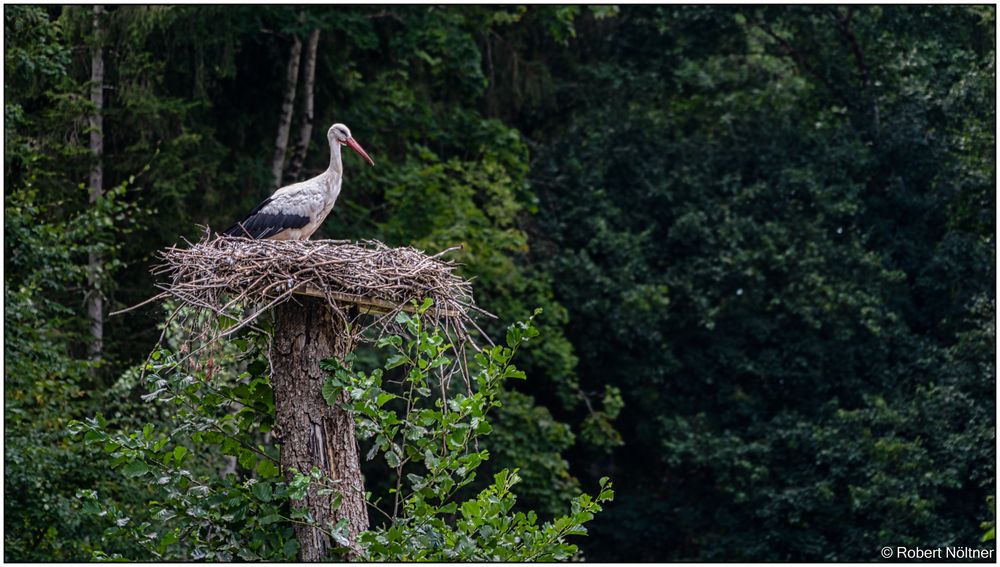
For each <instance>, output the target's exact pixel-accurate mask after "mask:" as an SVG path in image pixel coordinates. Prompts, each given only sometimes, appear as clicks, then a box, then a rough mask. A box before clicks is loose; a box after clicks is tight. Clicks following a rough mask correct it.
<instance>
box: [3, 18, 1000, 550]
mask: <svg viewBox="0 0 1000 567" xmlns="http://www.w3.org/2000/svg"><path fill="white" fill-rule="evenodd" d="M995 18H996V10H995V8H994V7H993V6H850V7H848V6H830V5H828V6H787V7H779V6H752V7H738V6H659V7H658V6H621V7H609V6H600V7H598V6H594V7H586V6H533V7H518V6H503V7H491V6H450V7H438V6H361V7H347V6H244V7H240V6H227V7H216V6H208V5H201V6H194V5H191V6H152V7H147V6H139V5H128V6H107V7H101V6H85V5H80V6H67V7H59V6H29V5H7V6H5V7H4V32H5V45H4V125H5V126H4V268H5V275H4V329H5V331H4V392H5V395H4V409H5V412H4V465H5V466H4V559H5V560H7V561H87V560H93V559H109V558H124V559H131V560H146V561H150V560H152V561H155V560H171V561H190V560H215V561H218V560H233V559H246V560H279V561H288V560H295V559H296V558H299V557H300V550H301V545H300V543H299V542H298V541H297V539H296V533H298V531H297V530H301V529H302V526H305V525H309V524H310V523H312V522H314V520H315V519H314V518H312V517H311V516H310V515H309V514H308V511H306V510H305V509H303V508H301V507H299V506H297V505H296V502H299V501H300V500H301V499H302V498H303V495H304V494H306V492H307V490H312V491H314V492H310V494H314V495H315V494H320V495H321V496H324V497H326V498H328V499H329V502H331V503H332V504H331V505H332V506H334V507H336V506H339V505H341V504H342V502H341V494H340V493H338V490H339V489H338V487H336V486H333V487H332V488H331V487H329V486H326V485H323V484H322V483H323V481H324V479H322V478H320V476H318V475H316V474H312V473H311V472H310V471H291V470H288V469H287V468H285V467H281V466H279V464H280V460H279V452H280V446H279V444H277V443H275V440H274V437H273V436H272V428H273V427H274V404H275V392H274V390H273V389H272V383H271V380H270V376H269V366H268V361H267V356H266V355H267V333H268V331H269V328H268V327H267V325H268V322H267V319H266V318H263V319H262V321H261V324H260V325H261V326H260V328H256V327H255V328H250V327H248V328H245V329H239V330H238V332H234V333H233V334H232V335H231V338H230V340H226V341H223V342H221V343H219V344H217V345H215V346H214V347H213V348H212V349H209V350H206V351H205V352H204V353H194V354H192V353H191V352H190V350H187V346H186V345H187V344H188V343H187V342H186V339H187V338H190V337H189V335H190V333H191V328H190V327H189V326H185V325H183V324H181V323H180V322H179V320H178V319H173V318H170V316H169V315H170V313H171V312H172V309H175V308H177V305H176V304H172V303H170V302H167V303H163V302H152V303H149V304H146V305H143V306H142V307H139V308H137V309H134V310H132V311H129V312H127V313H123V314H121V315H115V316H111V315H110V314H111V313H112V312H115V311H118V310H121V309H124V308H127V307H130V306H134V305H136V304H139V303H140V302H142V301H144V300H146V299H147V298H149V297H151V296H153V295H155V294H156V293H157V292H158V290H157V288H155V287H154V284H156V283H157V280H156V278H155V277H154V276H153V275H151V274H150V268H151V267H152V266H153V265H155V264H157V263H158V262H160V258H159V257H158V256H157V253H158V252H159V251H161V250H163V249H164V248H166V247H169V246H174V245H176V246H179V247H187V246H188V243H187V242H197V241H199V240H200V239H201V238H202V237H203V236H204V234H205V231H206V229H205V227H206V226H207V227H210V228H211V229H213V230H215V231H220V230H223V229H225V228H226V227H227V226H229V225H230V224H232V223H233V222H234V221H236V220H238V219H239V218H242V217H241V215H245V213H246V212H247V211H249V210H250V209H251V208H252V207H253V206H254V205H255V204H256V203H258V202H260V201H261V199H263V198H265V197H267V196H268V195H269V194H270V193H271V192H272V191H273V190H274V189H275V188H276V187H278V186H280V185H284V184H288V183H291V182H294V181H298V180H301V179H305V178H308V177H311V176H313V175H316V174H317V173H319V172H321V171H323V170H324V169H325V168H326V167H327V162H328V160H329V151H328V149H327V145H326V144H327V138H326V132H327V129H328V128H329V127H330V125H331V124H333V123H335V122H342V123H345V124H347V125H349V126H350V128H351V130H352V132H353V135H354V136H355V137H356V138H357V140H359V141H360V142H361V143H362V144H364V147H365V149H367V151H368V152H369V153H370V154H371V156H372V158H373V159H374V161H375V163H376V166H375V167H369V166H368V165H367V164H366V163H365V162H364V161H363V160H362V159H360V158H358V156H356V155H352V154H349V153H347V154H345V156H344V170H345V180H344V185H343V190H342V193H341V195H340V197H339V199H338V201H337V204H336V207H335V208H334V209H333V212H332V213H331V215H330V217H329V218H328V219H327V220H326V222H325V223H324V224H323V225H322V226H321V228H320V229H319V232H318V233H317V234H316V235H315V236H314V239H320V238H327V239H344V240H364V239H372V240H378V241H381V242H384V243H385V244H386V245H388V246H392V247H405V246H412V247H414V248H416V249H419V250H423V251H426V252H427V253H428V254H437V253H439V252H441V251H444V250H446V249H448V248H451V247H454V246H461V249H458V250H454V251H452V252H449V253H448V254H447V256H446V257H447V258H448V259H449V260H450V261H453V262H456V263H457V264H458V265H459V267H458V268H457V273H458V274H460V275H461V277H463V278H468V279H471V281H472V285H473V287H474V290H475V299H476V302H477V304H478V305H479V306H480V307H481V308H482V309H484V310H486V311H489V312H490V313H493V314H495V315H496V316H497V318H496V319H491V318H488V317H481V318H479V319H477V321H478V323H479V324H480V325H481V326H482V327H483V331H484V332H485V333H486V334H487V335H489V336H490V337H492V338H493V340H494V341H496V342H497V343H498V344H499V345H501V346H500V347H498V350H497V351H496V352H494V351H488V352H487V353H486V354H485V355H480V356H478V357H475V359H473V358H474V357H472V356H471V355H470V356H469V360H468V367H469V368H470V371H469V372H470V374H469V376H468V378H469V380H468V384H466V382H465V381H464V380H462V379H456V380H455V381H454V382H451V383H450V386H449V388H451V389H450V390H448V391H447V392H446V391H445V390H446V389H447V388H445V386H443V385H442V386H441V387H440V392H439V391H438V390H439V388H438V382H437V378H434V376H436V375H435V374H433V372H434V371H435V370H436V369H439V368H445V367H449V365H450V364H452V363H453V362H454V360H453V358H454V353H453V352H452V351H450V350H449V349H448V344H447V341H445V340H444V339H442V337H441V335H439V334H438V332H437V331H436V330H435V328H434V326H433V325H432V324H431V321H430V320H428V319H427V317H425V316H423V317H422V315H426V314H427V313H428V312H427V311H426V309H427V305H423V306H419V308H417V307H415V308H414V309H413V310H411V311H413V312H410V313H401V314H400V315H399V317H398V318H397V319H396V320H395V323H396V324H397V325H398V326H399V328H400V329H401V331H400V333H399V334H396V335H391V336H389V335H387V336H384V337H382V338H381V340H378V341H377V342H376V341H374V340H373V341H372V342H370V343H366V344H364V345H361V346H359V347H358V348H357V350H356V351H355V352H354V355H353V356H352V357H349V359H348V360H335V359H329V360H327V361H326V362H324V365H323V371H324V373H325V374H327V375H328V378H326V380H327V381H326V382H325V384H324V388H328V389H325V390H324V397H325V398H327V400H328V401H330V402H331V403H334V402H336V399H337V396H346V398H343V399H350V400H352V401H351V402H349V406H350V407H349V409H350V410H351V411H352V412H354V415H355V416H357V420H358V421H357V423H358V432H359V436H360V458H361V462H362V469H363V472H364V475H365V488H366V490H367V491H369V492H370V494H369V495H368V502H369V504H370V507H369V510H368V518H369V521H370V529H369V531H366V532H365V533H363V534H361V535H360V536H358V537H357V538H354V537H353V536H352V537H350V538H346V537H345V536H344V533H343V531H342V529H341V528H342V526H337V525H324V526H322V529H323V530H324V531H323V534H324V535H325V537H328V538H329V541H331V542H334V543H333V547H334V548H335V549H334V551H333V552H332V553H333V554H334V555H336V556H339V557H340V558H346V559H358V558H362V559H369V560H392V561H411V560H421V559H429V560H441V561H455V560H524V561H530V560H564V559H573V558H576V559H584V560H589V561H789V560H792V561H848V560H850V561H862V562H867V561H877V560H879V550H880V549H881V548H882V547H883V546H910V547H943V546H963V547H964V546H968V547H973V548H989V549H993V548H994V545H995V544H994V541H993V533H994V518H995V507H994V502H993V495H994V493H995V489H996V468H995V462H996V422H995V414H996V394H995V392H996V374H995V372H996V369H995V366H994V361H995V353H996V351H995V315H996V305H995V300H996V298H995V291H994V289H995V287H994V286H995V278H996V273H995V261H996V256H995V253H996V248H995V246H996V242H995V240H994V234H995V229H996V226H995V222H996V216H995V214H996V197H995V189H996V185H995V175H996V163H995V153H996V140H995V121H996V114H995V112H996V91H995V83H996V63H995V57H996V45H995V40H994V38H995V33H996V19H995ZM539 309H540V311H538V310H539ZM192 318H194V316H193V315H192V316H191V317H189V318H188V320H189V321H190V320H191V319H192ZM201 324H203V325H206V324H207V325H217V326H220V327H218V328H222V329H225V328H226V325H232V321H231V320H228V319H225V318H219V320H214V319H213V320H211V321H205V320H202V321H201ZM188 355H191V356H188ZM442 384H443V382H442ZM327 394H329V397H328V396H327ZM441 396H444V397H445V398H446V399H447V400H448V401H447V402H445V403H443V404H438V405H437V406H435V403H436V402H437V401H439V399H440V398H441ZM421 408H422V409H421ZM411 418H412V419H411ZM605 477H607V478H605ZM607 479H610V481H608V480H607ZM612 483H613V487H614V490H613V491H612V490H611V486H612ZM310 486H311V488H310ZM317 487H319V488H317ZM316 490H318V492H316ZM316 529H319V528H316Z"/></svg>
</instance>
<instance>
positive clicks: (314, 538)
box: [270, 297, 368, 562]
mask: <svg viewBox="0 0 1000 567" xmlns="http://www.w3.org/2000/svg"><path fill="white" fill-rule="evenodd" d="M299 301H300V302H301V304H298V303H296V302H295V301H288V302H286V303H284V304H282V305H279V306H278V307H276V308H275V309H274V337H273V338H272V340H271V351H270V358H271V383H272V386H273V388H274V403H275V413H276V416H275V422H276V427H275V436H276V437H278V439H280V441H281V467H282V469H283V470H284V471H285V473H286V474H290V469H291V468H293V467H294V468H295V469H298V470H299V471H300V472H302V473H303V474H309V472H310V471H311V470H312V468H313V467H314V466H315V467H319V469H320V470H321V471H322V472H323V474H324V475H325V476H329V477H330V478H331V479H333V481H334V483H335V488H336V490H338V491H339V492H340V494H341V497H342V503H341V505H340V507H339V508H337V509H333V505H332V503H333V499H332V497H331V496H320V495H318V494H317V492H318V491H319V489H320V488H322V487H321V486H318V485H317V483H315V482H314V483H313V484H312V485H311V486H310V488H309V492H308V494H307V496H306V497H305V499H304V500H303V501H302V503H303V504H304V505H305V506H306V508H308V510H309V512H310V513H311V514H312V517H313V519H314V520H316V521H317V522H319V524H320V525H322V526H324V528H327V526H328V525H336V523H337V522H338V521H339V520H341V519H345V518H346V519H347V532H348V533H347V537H348V539H349V540H350V542H351V547H352V551H350V552H349V553H348V558H354V557H356V554H355V553H354V552H353V549H354V548H355V544H356V541H357V535H358V533H360V532H362V531H364V530H366V529H368V510H367V508H366V505H365V496H364V494H365V489H364V481H363V480H362V476H361V462H360V460H359V458H358V457H359V449H358V441H357V438H356V437H355V433H354V419H353V417H352V416H351V415H350V414H349V413H348V412H346V411H344V410H342V409H340V408H339V407H338V408H334V407H331V406H330V405H329V404H327V403H326V401H325V400H324V399H323V394H322V391H323V381H324V379H325V377H326V373H325V372H324V371H323V370H321V369H320V367H319V362H320V360H323V359H324V358H332V357H336V358H340V359H342V358H343V357H344V355H346V354H347V353H348V352H349V351H350V349H351V345H350V344H349V343H350V339H349V335H348V333H347V332H346V329H345V327H344V322H343V321H341V320H339V318H337V317H333V316H332V314H331V312H330V309H329V308H328V307H327V305H326V303H325V302H324V301H322V300H319V299H316V298H312V297H301V298H299ZM344 395H345V396H346V392H345V393H344ZM295 535H296V538H297V539H298V541H299V545H300V546H301V548H300V551H299V560H300V561H310V562H311V561H322V560H323V559H325V558H327V556H328V555H329V551H330V549H331V547H332V545H333V544H332V542H331V541H330V539H329V537H327V536H326V535H325V534H324V533H322V532H320V531H319V530H316V529H314V528H311V527H309V526H304V525H300V524H296V526H295Z"/></svg>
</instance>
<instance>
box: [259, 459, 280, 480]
mask: <svg viewBox="0 0 1000 567" xmlns="http://www.w3.org/2000/svg"><path fill="white" fill-rule="evenodd" d="M280 472H281V470H280V469H279V468H278V465H276V464H274V461H272V460H270V459H261V460H260V462H259V463H257V473H258V474H260V476H261V478H274V477H276V476H278V474H279V473H280Z"/></svg>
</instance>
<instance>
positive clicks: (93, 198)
mask: <svg viewBox="0 0 1000 567" xmlns="http://www.w3.org/2000/svg"><path fill="white" fill-rule="evenodd" d="M102 14H104V6H101V5H96V6H94V15H93V32H94V45H93V52H92V53H91V59H90V102H91V104H93V106H94V110H93V114H91V115H90V117H89V121H90V152H91V154H93V159H94V162H93V165H92V166H91V168H90V203H92V204H93V203H96V202H97V201H98V200H100V199H101V197H103V195H104V167H103V163H102V161H103V156H104V117H103V113H104V49H103V47H102V42H103V38H102V30H101V15H102ZM100 268H101V257H100V256H99V255H98V254H97V253H96V252H94V251H91V252H90V254H89V257H88V260H87V279H88V283H89V288H90V289H89V290H88V292H87V316H88V318H89V319H90V339H91V340H90V349H89V350H90V354H91V356H92V357H93V358H99V357H100V356H101V352H102V351H103V350H104V298H103V297H102V295H101V286H100Z"/></svg>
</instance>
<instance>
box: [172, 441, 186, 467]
mask: <svg viewBox="0 0 1000 567" xmlns="http://www.w3.org/2000/svg"><path fill="white" fill-rule="evenodd" d="M187 452H188V450H187V447H185V446H183V445H178V446H176V447H174V463H175V464H178V465H179V464H181V462H183V460H184V455H186V454H187Z"/></svg>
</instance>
